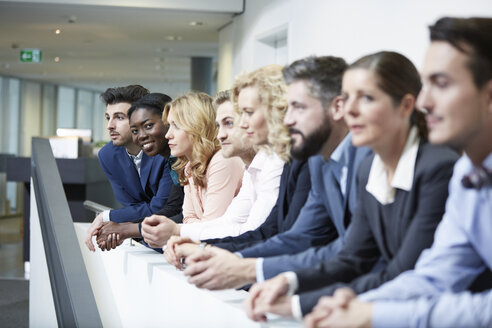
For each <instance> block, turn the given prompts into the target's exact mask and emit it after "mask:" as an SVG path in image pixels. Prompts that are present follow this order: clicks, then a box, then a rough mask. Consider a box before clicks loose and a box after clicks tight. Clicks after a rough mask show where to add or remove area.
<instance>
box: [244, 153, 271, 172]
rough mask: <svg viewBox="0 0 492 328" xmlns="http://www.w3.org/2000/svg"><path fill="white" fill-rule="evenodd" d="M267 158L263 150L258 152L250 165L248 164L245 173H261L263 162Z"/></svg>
mask: <svg viewBox="0 0 492 328" xmlns="http://www.w3.org/2000/svg"><path fill="white" fill-rule="evenodd" d="M267 158H268V154H267V153H266V151H265V150H262V149H261V150H259V151H258V152H257V153H256V155H255V157H253V160H252V161H251V164H249V166H248V169H247V171H248V172H250V173H252V172H253V171H261V170H262V168H263V166H264V165H265V162H266V160H267Z"/></svg>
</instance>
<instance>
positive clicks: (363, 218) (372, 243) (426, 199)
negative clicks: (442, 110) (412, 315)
mask: <svg viewBox="0 0 492 328" xmlns="http://www.w3.org/2000/svg"><path fill="white" fill-rule="evenodd" d="M373 159H374V156H371V157H369V158H367V159H366V160H365V161H363V162H362V164H361V166H360V170H359V172H358V180H359V181H358V186H359V187H358V190H359V191H358V193H359V201H358V207H357V211H356V213H355V214H354V217H353V222H352V225H351V227H350V229H349V232H348V234H347V238H346V241H345V245H344V246H343V249H342V250H341V251H340V253H339V254H338V255H337V256H336V257H334V258H333V259H331V260H329V261H325V262H323V263H321V264H319V265H318V266H316V267H314V268H308V269H303V270H300V271H297V272H296V274H297V277H298V279H299V289H298V292H300V293H301V294H300V302H301V308H302V312H303V314H306V313H309V312H311V311H312V309H313V307H314V306H315V305H316V303H317V302H318V299H319V298H320V297H321V296H324V295H331V294H332V293H333V292H334V291H335V289H336V288H338V287H341V286H342V284H335V283H339V282H343V283H348V286H349V287H350V288H352V289H353V290H354V291H355V292H356V293H362V292H365V291H367V290H369V289H373V288H376V287H378V286H379V285H381V284H383V283H384V282H386V281H388V280H390V279H393V278H394V277H396V276H397V275H398V274H400V273H401V272H403V271H406V270H409V269H412V268H413V267H414V265H415V262H416V261H417V258H418V257H419V255H420V253H421V252H422V250H424V249H425V248H427V247H429V246H430V245H431V244H432V241H433V239H434V231H435V229H436V227H437V225H438V224H439V222H440V220H441V218H442V215H443V214H444V207H445V203H446V198H447V196H448V183H449V179H450V178H451V175H452V173H453V165H454V162H455V161H456V160H457V159H458V155H457V154H456V153H455V152H454V151H452V150H450V149H449V148H445V147H438V146H434V145H431V144H429V143H425V142H424V143H421V144H420V147H419V150H418V153H417V160H416V164H415V171H414V179H413V185H412V190H410V191H408V192H407V191H405V190H400V189H398V190H397V192H396V194H395V201H394V203H393V204H388V205H382V204H381V203H379V202H378V201H377V200H376V198H374V197H373V196H372V194H370V193H369V192H367V191H366V189H365V186H366V184H367V180H368V177H369V172H370V169H371V164H372V161H373ZM381 257H382V259H383V260H384V262H385V263H386V265H384V266H383V269H382V270H380V271H378V272H374V271H371V270H372V269H373V267H374V265H375V264H376V263H377V262H378V260H379V259H380V258H381ZM324 286H327V287H324ZM322 287H324V288H322ZM317 288H322V289H318V290H315V291H313V292H309V293H305V292H306V291H309V290H313V289H317Z"/></svg>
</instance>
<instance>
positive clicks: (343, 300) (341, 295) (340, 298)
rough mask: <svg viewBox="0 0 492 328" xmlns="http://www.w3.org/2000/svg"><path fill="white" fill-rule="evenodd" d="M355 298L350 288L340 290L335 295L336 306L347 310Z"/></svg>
mask: <svg viewBox="0 0 492 328" xmlns="http://www.w3.org/2000/svg"><path fill="white" fill-rule="evenodd" d="M355 297H356V295H355V293H354V292H353V291H352V290H351V289H350V288H339V289H337V290H336V291H335V293H334V294H333V298H334V301H335V304H336V305H337V306H339V307H343V308H346V307H347V306H348V305H349V303H350V301H352V300H353V299H354V298H355Z"/></svg>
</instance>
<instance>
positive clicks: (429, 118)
mask: <svg viewBox="0 0 492 328" xmlns="http://www.w3.org/2000/svg"><path fill="white" fill-rule="evenodd" d="M425 121H426V122H427V126H428V127H429V129H432V127H433V126H435V125H437V124H439V123H440V122H441V121H442V118H440V117H438V116H435V115H431V114H427V115H426V116H425Z"/></svg>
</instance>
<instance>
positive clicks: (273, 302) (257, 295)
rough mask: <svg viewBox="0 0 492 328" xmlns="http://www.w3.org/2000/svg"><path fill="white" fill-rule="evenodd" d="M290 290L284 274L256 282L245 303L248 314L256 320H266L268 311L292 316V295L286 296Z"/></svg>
mask: <svg viewBox="0 0 492 328" xmlns="http://www.w3.org/2000/svg"><path fill="white" fill-rule="evenodd" d="M288 291H289V281H288V280H287V278H286V277H285V275H282V274H279V275H277V276H276V277H274V278H272V279H269V280H266V281H265V282H263V283H261V284H254V285H253V286H252V287H251V288H250V290H249V295H248V297H247V298H246V299H245V300H244V303H243V305H244V308H245V310H246V314H247V315H248V317H249V318H250V319H251V320H254V321H266V313H267V312H270V313H276V314H280V315H283V316H292V309H291V305H290V297H287V296H286V295H287V292H288Z"/></svg>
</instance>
